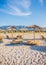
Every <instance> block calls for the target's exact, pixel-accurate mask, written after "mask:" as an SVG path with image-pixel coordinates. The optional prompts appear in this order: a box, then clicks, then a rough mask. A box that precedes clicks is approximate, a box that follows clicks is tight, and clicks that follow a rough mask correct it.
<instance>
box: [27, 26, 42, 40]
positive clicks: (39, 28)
mask: <svg viewBox="0 0 46 65" xmlns="http://www.w3.org/2000/svg"><path fill="white" fill-rule="evenodd" d="M27 28H33V31H34V33H33V35H34V41H35V30H41V29H42V28H41V27H39V26H37V25H32V26H27Z"/></svg>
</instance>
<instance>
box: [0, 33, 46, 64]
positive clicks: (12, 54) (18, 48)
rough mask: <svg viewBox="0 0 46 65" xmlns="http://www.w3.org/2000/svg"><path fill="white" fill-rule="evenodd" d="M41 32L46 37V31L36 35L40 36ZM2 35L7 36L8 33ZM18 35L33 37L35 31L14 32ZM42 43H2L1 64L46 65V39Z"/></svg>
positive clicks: (0, 45)
mask: <svg viewBox="0 0 46 65" xmlns="http://www.w3.org/2000/svg"><path fill="white" fill-rule="evenodd" d="M40 34H42V35H44V36H45V37H46V33H36V34H35V37H36V38H40V37H41V36H40ZM0 35H3V36H4V37H5V35H6V34H3V33H2V34H0ZM8 35H9V36H11V34H10V33H9V34H8ZM17 35H23V38H24V39H28V38H29V39H31V38H33V33H14V34H13V36H14V37H16V36H17ZM5 42H6V41H5ZM42 43H43V45H40V46H36V45H33V46H32V45H24V44H15V45H12V44H10V43H0V65H46V41H45V42H44V41H43V40H42Z"/></svg>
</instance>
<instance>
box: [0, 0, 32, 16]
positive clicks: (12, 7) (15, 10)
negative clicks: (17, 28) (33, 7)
mask: <svg viewBox="0 0 46 65" xmlns="http://www.w3.org/2000/svg"><path fill="white" fill-rule="evenodd" d="M29 1H30V0H7V6H5V7H7V9H0V11H2V12H4V13H7V14H11V15H15V16H28V15H31V14H32V12H31V11H30V10H29V8H30V2H29ZM18 6H19V7H22V8H23V9H24V11H23V9H22V8H19V7H18Z"/></svg>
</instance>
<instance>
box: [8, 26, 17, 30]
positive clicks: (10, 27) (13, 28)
mask: <svg viewBox="0 0 46 65" xmlns="http://www.w3.org/2000/svg"><path fill="white" fill-rule="evenodd" d="M7 29H8V30H16V28H15V26H9V27H8V28H7Z"/></svg>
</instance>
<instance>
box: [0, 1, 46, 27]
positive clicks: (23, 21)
mask: <svg viewBox="0 0 46 65" xmlns="http://www.w3.org/2000/svg"><path fill="white" fill-rule="evenodd" d="M4 25H16V26H17V25H25V26H28V25H39V26H42V27H46V0H0V26H4Z"/></svg>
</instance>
